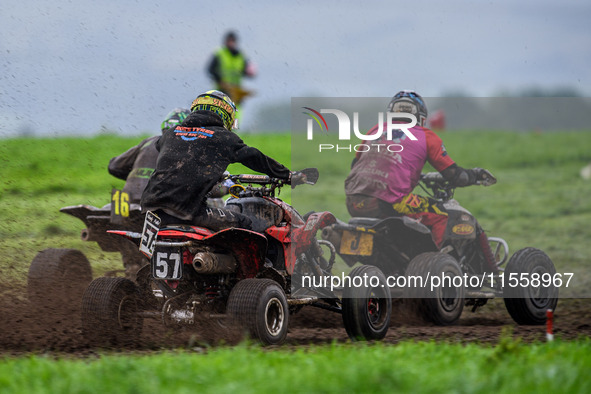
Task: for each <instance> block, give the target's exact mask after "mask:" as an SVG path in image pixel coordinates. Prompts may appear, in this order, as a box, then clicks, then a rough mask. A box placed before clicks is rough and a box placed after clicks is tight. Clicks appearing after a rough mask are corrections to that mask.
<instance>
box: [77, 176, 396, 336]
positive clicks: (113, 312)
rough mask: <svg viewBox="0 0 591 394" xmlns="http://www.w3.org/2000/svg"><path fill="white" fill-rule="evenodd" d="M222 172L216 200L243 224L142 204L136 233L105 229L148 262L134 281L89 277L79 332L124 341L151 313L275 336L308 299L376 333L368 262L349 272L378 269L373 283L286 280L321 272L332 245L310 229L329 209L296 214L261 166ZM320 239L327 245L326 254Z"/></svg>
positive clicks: (387, 308)
mask: <svg viewBox="0 0 591 394" xmlns="http://www.w3.org/2000/svg"><path fill="white" fill-rule="evenodd" d="M302 174H304V176H303V177H302V178H305V183H307V184H315V183H316V181H317V179H318V171H317V170H316V169H306V170H304V171H302ZM229 178H230V179H231V180H232V181H233V182H234V183H236V185H235V186H233V187H232V188H231V194H232V198H230V199H228V201H227V202H226V206H225V208H226V209H227V210H230V211H234V212H240V213H242V214H244V215H247V216H248V217H250V218H251V220H252V229H251V230H246V229H241V228H227V229H223V230H221V231H217V232H216V231H212V230H210V229H208V228H204V227H199V226H193V225H166V226H164V227H163V228H160V219H159V218H158V217H157V216H156V215H154V214H152V213H151V212H150V213H148V214H147V215H146V220H145V224H144V229H143V232H142V234H140V233H136V232H130V231H109V232H110V233H112V234H117V235H121V236H123V237H125V238H127V239H129V240H133V241H134V242H135V243H136V245H137V246H139V249H140V250H141V251H142V252H143V253H144V254H145V255H146V256H147V257H149V259H150V260H149V261H150V264H149V265H146V266H144V267H143V268H142V269H140V271H139V272H138V275H137V282H136V283H134V282H132V281H130V280H128V279H125V278H109V277H102V278H98V279H95V280H94V281H93V282H92V283H91V284H90V285H89V287H88V289H87V290H86V292H85V293H84V296H83V302H82V304H83V305H82V327H83V334H84V335H85V337H86V338H87V339H89V340H90V341H97V342H101V343H107V344H108V343H111V344H113V343H124V342H126V341H128V340H130V339H132V338H137V336H138V333H139V331H140V330H141V328H142V325H143V320H144V319H145V318H157V319H160V320H161V321H162V322H163V323H164V324H165V326H168V327H179V326H180V327H189V328H191V327H193V328H199V327H200V326H201V327H202V326H203V324H204V322H205V324H207V322H210V323H212V322H213V323H214V324H213V326H210V327H209V330H222V328H223V327H237V328H238V329H240V330H242V331H246V332H247V333H248V334H249V335H250V336H251V337H252V338H253V339H255V340H258V341H260V342H261V343H263V344H265V345H270V344H280V343H282V342H283V341H284V340H285V338H286V336H287V329H288V324H289V319H290V315H291V314H293V313H295V312H297V311H298V310H300V309H301V308H302V307H304V306H315V307H318V308H323V309H326V310H329V311H333V312H337V313H342V316H343V322H344V325H345V329H346V331H347V333H348V335H349V336H350V337H351V338H353V339H381V338H383V337H384V336H385V335H386V332H387V330H388V325H389V320H390V313H391V298H390V293H389V290H388V288H387V287H386V286H384V284H385V277H384V275H383V274H382V273H381V271H380V270H379V269H378V268H377V267H374V266H361V267H358V268H357V269H355V270H353V271H352V272H351V273H350V274H349V275H350V277H356V276H362V275H364V274H370V275H373V276H375V277H378V278H380V280H381V282H380V283H379V284H378V285H377V286H374V287H371V286H366V287H352V286H345V287H342V288H339V289H338V290H335V291H331V292H329V291H325V290H324V289H314V288H311V289H304V288H303V287H301V286H298V285H297V283H296V282H298V283H299V281H301V278H302V276H303V275H315V276H327V275H330V271H331V268H332V264H333V262H334V260H335V257H336V253H335V251H334V248H333V246H332V245H331V244H330V243H329V242H327V241H322V240H317V239H316V234H317V233H318V231H321V230H322V228H324V227H326V226H327V225H330V224H333V223H335V222H336V219H335V217H334V216H333V215H332V214H331V213H330V212H318V213H311V214H309V215H306V216H305V217H302V216H301V215H300V214H299V213H298V212H297V211H296V210H295V209H294V208H293V207H291V206H290V205H289V204H287V203H285V202H283V201H282V200H280V199H279V198H276V197H275V192H276V191H277V190H279V189H280V188H281V187H282V186H286V185H289V184H290V182H287V181H283V180H279V179H276V178H271V177H269V176H266V175H230V176H229ZM122 239H123V238H122ZM127 242H128V241H127ZM137 246H136V247H137ZM323 246H324V247H325V248H328V250H329V251H330V253H331V255H330V258H329V259H328V260H327V259H325V258H324V257H323V254H324V249H323ZM294 289H295V290H294ZM97 327H101V329H100V330H99V329H97Z"/></svg>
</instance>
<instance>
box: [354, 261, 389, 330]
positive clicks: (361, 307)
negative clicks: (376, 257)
mask: <svg viewBox="0 0 591 394" xmlns="http://www.w3.org/2000/svg"><path fill="white" fill-rule="evenodd" d="M349 278H351V283H350V285H349V286H345V288H344V289H343V299H342V308H343V324H344V325H345V330H346V331H347V335H348V336H349V338H351V339H352V340H354V341H357V340H380V339H383V338H384V337H385V336H386V333H387V332H388V328H389V326H390V317H391V314H392V298H391V296H390V289H389V288H388V285H387V281H386V277H385V276H384V274H383V272H382V271H381V270H380V269H379V268H377V267H374V266H371V265H362V266H359V267H355V268H354V269H353V270H352V271H351V272H350V273H349ZM373 278H376V279H373ZM364 282H367V283H364ZM360 284H361V286H359V285H360Z"/></svg>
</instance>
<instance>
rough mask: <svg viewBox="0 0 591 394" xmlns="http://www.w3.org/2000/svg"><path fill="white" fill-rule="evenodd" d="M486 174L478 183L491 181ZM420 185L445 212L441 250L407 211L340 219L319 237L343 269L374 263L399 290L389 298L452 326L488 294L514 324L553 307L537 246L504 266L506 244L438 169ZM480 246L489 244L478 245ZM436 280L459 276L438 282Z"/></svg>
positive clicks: (545, 260)
mask: <svg viewBox="0 0 591 394" xmlns="http://www.w3.org/2000/svg"><path fill="white" fill-rule="evenodd" d="M488 175H489V176H487V179H485V180H484V181H481V182H480V184H483V185H485V186H488V185H492V184H494V183H496V179H495V178H494V177H493V176H492V175H490V173H488ZM420 186H421V187H422V188H423V189H424V190H425V191H426V192H427V193H428V194H429V195H431V197H433V198H435V199H436V200H438V201H440V202H441V203H442V204H443V206H444V207H445V209H446V211H447V212H448V215H449V216H448V224H447V228H446V233H445V236H444V247H443V248H441V250H438V249H437V247H436V246H435V244H434V243H433V241H432V238H431V231H430V230H429V228H427V227H426V226H425V225H423V224H421V223H420V222H419V221H417V220H415V219H412V218H409V217H407V216H399V217H390V218H386V219H374V218H352V219H351V220H350V221H349V223H344V222H340V221H339V222H338V223H335V224H333V225H331V226H328V227H326V228H325V229H324V230H323V232H322V238H323V239H326V240H329V241H330V242H331V243H332V244H333V245H335V247H336V248H337V249H338V251H339V255H340V256H341V257H342V258H343V260H344V261H345V262H346V263H347V264H349V265H350V266H352V265H353V264H355V263H357V262H360V263H362V264H367V265H374V266H376V267H378V268H380V269H381V270H382V271H383V272H384V273H385V274H386V275H388V276H390V277H391V278H398V281H397V282H396V283H398V286H399V287H395V286H393V285H394V284H393V283H389V285H390V286H392V287H391V289H390V290H391V293H392V297H393V298H394V297H396V298H399V297H402V298H403V304H406V305H408V307H409V308H410V309H411V310H412V311H414V312H416V313H417V314H418V315H419V316H421V317H422V318H423V319H425V320H427V321H431V322H433V323H435V324H437V325H450V324H454V323H456V322H457V320H458V319H459V318H460V315H461V313H462V310H463V308H464V306H471V307H472V311H475V310H476V308H478V307H480V306H483V305H484V304H486V303H487V301H488V300H489V299H492V298H495V297H503V298H504V302H505V305H506V307H507V311H508V312H509V314H510V315H511V317H512V318H513V320H515V322H517V323H518V324H524V325H539V324H543V323H544V322H545V321H546V311H547V310H548V309H555V308H556V304H557V297H558V289H557V288H556V287H555V286H554V282H553V279H552V278H554V276H555V275H556V269H555V268H554V264H553V263H552V260H550V258H549V257H548V256H547V255H546V254H545V253H544V252H543V251H541V250H539V249H535V248H531V247H528V248H524V249H521V250H519V251H517V252H515V253H514V254H513V256H512V257H511V258H510V259H509V262H508V263H507V264H506V265H505V263H506V262H507V259H508V256H509V247H508V245H507V242H505V241H504V240H503V239H501V238H493V237H487V236H486V234H485V233H484V231H483V230H482V228H480V226H479V225H478V223H477V222H476V219H475V218H474V216H472V215H471V214H470V212H468V211H467V210H466V209H464V208H462V207H461V206H460V205H459V204H458V202H457V201H456V200H454V199H453V194H454V190H455V188H454V187H452V186H451V185H450V184H449V182H447V181H445V180H444V179H443V177H442V176H441V174H439V173H437V172H434V173H427V174H423V175H422V176H421V183H420ZM427 189H430V190H431V193H429V191H428V190H427ZM486 244H489V245H490V248H486V247H484V248H483V246H485V245H486ZM485 250H486V251H488V253H487V252H485ZM443 277H450V278H453V277H462V280H457V281H452V280H451V279H450V280H447V281H444V280H441V278H443ZM401 279H403V280H401ZM458 279H459V278H458ZM388 280H389V281H390V278H388ZM432 285H433V286H432Z"/></svg>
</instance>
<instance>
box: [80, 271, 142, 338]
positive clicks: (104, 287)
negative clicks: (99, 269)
mask: <svg viewBox="0 0 591 394" xmlns="http://www.w3.org/2000/svg"><path fill="white" fill-rule="evenodd" d="M140 305H141V300H140V297H139V291H138V288H137V285H136V284H135V283H133V282H132V281H130V280H129V279H125V278H110V277H100V278H97V279H95V280H94V281H92V282H91V283H90V285H89V286H88V288H87V289H86V291H85V292H84V296H83V297H82V334H83V335H84V337H85V338H86V339H87V340H88V341H89V342H91V343H92V344H97V345H125V344H129V343H133V342H134V341H135V340H137V339H138V338H139V336H140V334H141V330H142V326H143V318H142V317H141V316H139V314H138V312H140V309H141V308H140Z"/></svg>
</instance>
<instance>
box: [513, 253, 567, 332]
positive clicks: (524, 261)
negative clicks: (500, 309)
mask: <svg viewBox="0 0 591 394" xmlns="http://www.w3.org/2000/svg"><path fill="white" fill-rule="evenodd" d="M522 274H524V277H527V278H528V279H529V280H528V282H529V283H528V284H529V286H521V285H520V284H519V282H518V283H517V284H518V285H517V286H515V287H512V286H510V284H511V280H510V279H511V278H513V277H517V278H519V279H521V276H522ZM555 274H556V268H555V267H554V263H552V260H551V259H550V257H548V255H547V254H546V253H544V252H543V251H541V250H539V249H536V248H524V249H521V250H518V251H517V252H515V254H513V256H511V259H509V262H508V263H507V267H506V268H505V273H504V275H505V280H504V282H505V286H504V287H503V298H504V301H505V306H506V307H507V311H508V312H509V314H510V315H511V317H512V318H513V320H514V321H515V322H516V323H517V324H522V325H540V324H544V323H545V322H546V311H547V310H548V309H552V310H554V309H555V308H556V304H557V303H558V289H557V288H556V287H554V286H552V285H551V286H547V287H544V286H543V283H544V282H543V281H542V280H538V281H537V284H538V286H533V285H532V282H534V280H533V279H534V278H538V279H541V278H543V277H544V275H545V276H548V275H549V276H550V277H551V278H553V277H554V275H555Z"/></svg>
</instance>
